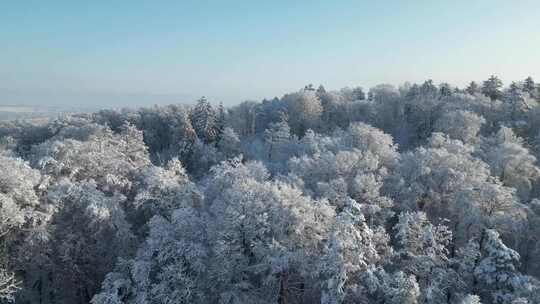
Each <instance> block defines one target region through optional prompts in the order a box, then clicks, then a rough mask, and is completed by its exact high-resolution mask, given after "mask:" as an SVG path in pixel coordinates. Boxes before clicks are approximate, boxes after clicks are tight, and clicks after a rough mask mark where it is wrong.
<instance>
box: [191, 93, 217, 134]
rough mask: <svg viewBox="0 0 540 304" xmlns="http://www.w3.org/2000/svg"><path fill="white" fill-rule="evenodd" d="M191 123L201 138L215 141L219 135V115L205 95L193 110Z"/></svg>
mask: <svg viewBox="0 0 540 304" xmlns="http://www.w3.org/2000/svg"><path fill="white" fill-rule="evenodd" d="M190 118H191V124H192V125H193V128H194V130H195V132H196V133H197V136H198V137H199V139H201V140H202V141H204V142H205V143H211V142H214V141H215V140H216V139H217V136H218V131H219V130H218V117H217V114H216V112H215V110H214V108H213V107H212V105H211V104H210V103H209V102H208V101H207V100H206V98H205V97H204V96H203V97H202V98H200V99H199V100H198V101H197V104H196V105H195V107H194V108H193V110H192V111H191V115H190Z"/></svg>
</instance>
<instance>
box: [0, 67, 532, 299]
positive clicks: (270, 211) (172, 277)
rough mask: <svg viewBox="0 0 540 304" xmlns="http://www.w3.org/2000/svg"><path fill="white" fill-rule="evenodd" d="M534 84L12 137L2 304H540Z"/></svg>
mask: <svg viewBox="0 0 540 304" xmlns="http://www.w3.org/2000/svg"><path fill="white" fill-rule="evenodd" d="M537 92H538V86H537V85H536V84H535V83H534V81H532V79H530V78H528V79H527V80H525V81H524V82H522V83H515V84H512V85H510V86H509V87H508V88H503V87H502V84H501V83H500V81H499V80H498V79H497V78H496V77H491V78H490V79H488V80H487V81H486V82H484V83H483V85H482V86H478V85H476V84H475V83H471V85H469V86H468V87H467V88H466V89H464V90H461V89H457V88H453V87H451V86H450V85H448V84H441V85H438V86H437V85H435V84H433V82H432V81H429V80H428V81H426V82H424V83H423V84H406V85H403V86H401V87H399V88H395V87H392V86H390V85H379V86H376V87H373V88H371V89H370V90H369V91H368V93H367V94H365V93H364V91H363V90H362V89H361V88H354V89H349V88H345V89H342V90H340V91H326V90H325V89H324V88H323V87H322V86H320V87H319V88H318V89H315V88H314V87H313V86H312V85H308V86H306V87H305V88H304V89H302V90H300V91H298V92H294V93H290V94H286V95H284V96H283V97H282V98H274V99H272V100H263V101H262V102H260V103H259V102H244V103H241V104H239V105H237V106H233V107H231V108H228V109H225V108H224V107H223V106H221V105H220V106H218V107H214V106H212V105H211V104H210V103H209V102H208V101H207V100H206V99H205V98H201V99H200V100H198V101H197V103H196V104H195V105H193V106H188V105H171V106H164V107H157V106H156V107H153V108H143V109H136V110H128V109H125V110H121V111H113V110H103V111H100V112H97V113H92V114H79V115H71V116H64V117H59V118H57V119H54V120H51V121H48V122H45V123H41V124H33V123H30V122H22V121H13V122H7V123H3V124H2V125H1V126H0V146H1V148H0V171H1V172H2V175H0V245H1V248H0V249H1V250H0V303H4V302H6V303H9V302H17V303H93V304H113V303H114V304H119V303H133V304H134V303H280V304H281V303H283V304H284V303H411V304H412V303H514V304H516V303H539V302H540V298H539V297H540V282H539V281H538V279H539V278H540V240H539V237H538V236H539V235H540V200H539V199H540V168H539V163H538V160H537V158H538V157H539V156H540V154H539V151H540V103H539V102H538V100H537V99H538V97H539V96H538V94H537Z"/></svg>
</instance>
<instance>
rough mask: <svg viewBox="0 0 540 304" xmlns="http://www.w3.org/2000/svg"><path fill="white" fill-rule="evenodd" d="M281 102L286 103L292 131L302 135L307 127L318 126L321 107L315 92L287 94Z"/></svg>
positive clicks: (314, 127) (313, 127)
mask: <svg viewBox="0 0 540 304" xmlns="http://www.w3.org/2000/svg"><path fill="white" fill-rule="evenodd" d="M282 102H283V103H284V104H285V105H287V110H288V115H289V124H290V126H291V131H292V133H294V134H296V135H299V136H303V135H304V133H305V132H306V131H307V130H308V129H317V128H319V124H320V119H321V114H322V110H323V108H322V105H321V101H320V100H319V98H318V97H317V94H315V92H313V91H309V90H308V91H305V90H304V91H301V92H298V93H293V94H287V95H285V96H283V98H282Z"/></svg>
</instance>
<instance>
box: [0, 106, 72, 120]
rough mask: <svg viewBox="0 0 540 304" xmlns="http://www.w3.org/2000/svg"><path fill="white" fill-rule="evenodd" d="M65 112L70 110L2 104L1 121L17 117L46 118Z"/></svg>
mask: <svg viewBox="0 0 540 304" xmlns="http://www.w3.org/2000/svg"><path fill="white" fill-rule="evenodd" d="M65 112H68V111H66V110H64V109H60V108H48V107H36V106H19V105H0V121H2V120H3V121H5V120H15V119H32V120H35V119H46V118H50V117H53V116H56V115H58V114H60V113H65Z"/></svg>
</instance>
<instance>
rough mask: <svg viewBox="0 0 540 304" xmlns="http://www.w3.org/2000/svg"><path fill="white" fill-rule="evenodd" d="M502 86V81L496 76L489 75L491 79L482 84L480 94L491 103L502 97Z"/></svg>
mask: <svg viewBox="0 0 540 304" xmlns="http://www.w3.org/2000/svg"><path fill="white" fill-rule="evenodd" d="M502 86H503V83H502V81H501V80H500V79H499V78H498V77H497V76H495V75H491V77H489V79H488V80H486V81H484V82H483V84H482V94H484V95H486V96H487V97H489V98H490V99H491V101H494V100H496V99H500V98H501V97H502V96H503V92H502V90H501V88H502Z"/></svg>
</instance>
